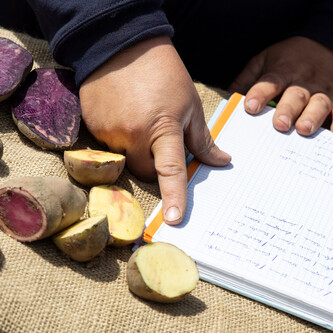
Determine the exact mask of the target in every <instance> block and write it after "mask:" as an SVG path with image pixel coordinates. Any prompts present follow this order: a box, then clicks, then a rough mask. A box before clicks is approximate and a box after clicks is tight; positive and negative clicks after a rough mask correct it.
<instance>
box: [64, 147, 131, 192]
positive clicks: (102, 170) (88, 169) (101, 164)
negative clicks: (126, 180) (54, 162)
mask: <svg viewBox="0 0 333 333" xmlns="http://www.w3.org/2000/svg"><path fill="white" fill-rule="evenodd" d="M64 162H65V167H66V169H67V171H68V173H69V174H70V175H71V176H72V177H73V178H74V179H75V180H76V181H77V182H79V183H80V184H82V185H85V186H89V187H91V186H96V185H104V184H113V183H114V182H115V181H116V180H117V179H118V177H119V176H120V174H121V172H122V171H123V169H124V166H125V156H124V155H121V154H114V153H110V152H106V151H101V150H90V149H80V150H66V151H65V152H64Z"/></svg>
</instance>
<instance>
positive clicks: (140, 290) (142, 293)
mask: <svg viewBox="0 0 333 333" xmlns="http://www.w3.org/2000/svg"><path fill="white" fill-rule="evenodd" d="M139 250H140V248H139V249H137V250H136V251H135V252H134V253H133V254H132V255H131V257H130V259H129V261H128V263H127V271H126V279H127V284H128V287H129V289H130V290H131V291H132V292H133V293H134V294H135V295H137V296H139V297H141V298H144V299H147V300H150V301H154V302H159V303H176V302H179V301H181V300H182V299H184V298H185V296H186V295H187V294H182V295H179V296H177V297H167V296H165V295H161V294H160V293H158V292H156V291H154V290H152V289H150V288H149V287H148V286H147V285H146V283H145V282H144V280H143V278H142V276H141V273H140V271H139V269H138V266H137V264H136V257H137V255H138V251H139Z"/></svg>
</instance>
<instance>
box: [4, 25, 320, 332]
mask: <svg viewBox="0 0 333 333" xmlns="http://www.w3.org/2000/svg"><path fill="white" fill-rule="evenodd" d="M0 36H1V37H7V38H9V39H12V40H13V41H15V42H17V43H18V44H20V45H22V46H24V47H26V48H27V49H28V50H29V51H30V52H31V53H32V54H33V56H34V59H35V62H34V68H36V67H59V66H58V65H57V64H56V63H55V62H54V61H53V60H52V58H51V56H50V53H49V50H48V46H47V44H46V42H45V41H41V40H37V39H33V38H30V37H28V36H26V35H23V34H14V33H12V32H10V31H7V30H5V29H0ZM196 87H197V90H198V92H199V95H200V97H201V99H202V102H203V106H204V111H205V117H206V120H207V121H208V119H209V118H210V116H211V115H212V113H213V111H214V110H215V108H216V107H217V105H218V104H219V102H220V100H221V98H222V97H223V96H226V94H225V93H223V92H222V91H220V90H218V89H212V88H208V87H206V86H204V85H202V84H200V83H196ZM0 124H1V125H0V138H1V140H2V141H3V143H4V155H3V159H2V160H1V162H0V183H2V182H3V181H4V180H6V179H7V178H12V177H15V176H19V175H32V176H37V175H42V176H43V175H44V176H59V177H62V178H67V179H70V178H69V176H68V174H67V171H66V170H65V168H64V165H63V159H62V158H63V157H62V153H60V152H51V151H43V150H41V149H40V148H38V147H36V146H35V145H34V144H33V143H31V142H30V141H28V140H27V139H26V138H25V137H24V136H23V135H21V134H20V133H18V132H17V130H16V127H15V125H14V123H13V121H12V119H11V114H10V107H9V103H8V102H6V101H5V102H3V103H0ZM79 147H80V148H82V147H90V148H96V149H98V148H100V147H99V146H98V144H97V143H96V142H94V140H93V139H92V138H91V136H90V135H89V133H88V132H87V130H86V129H85V128H84V125H82V128H81V131H80V135H79V140H78V142H77V144H76V146H75V148H79ZM70 180H71V181H73V180H72V179H70ZM74 183H75V182H74ZM76 185H78V184H76ZM117 185H119V186H121V187H123V188H125V189H126V190H128V191H130V192H131V193H133V194H134V195H135V197H136V198H137V199H138V200H139V202H140V204H141V205H142V208H143V210H144V212H145V215H146V217H148V216H149V214H150V213H151V212H152V210H153V208H154V207H155V206H156V204H157V203H158V202H159V200H160V193H159V189H158V185H157V183H156V182H155V183H143V182H141V181H139V180H137V179H136V178H135V177H134V176H133V175H131V174H130V173H129V172H128V171H127V170H125V171H124V172H123V174H122V176H121V177H120V179H119V180H118V181H117ZM130 255H131V250H130V247H126V248H122V249H119V248H111V247H108V248H107V249H106V250H105V251H104V252H103V253H102V254H101V255H100V256H99V257H98V258H96V260H94V261H92V262H91V263H89V264H82V263H76V262H74V261H72V260H70V259H69V258H67V257H66V256H64V255H63V254H61V253H60V251H59V250H58V249H57V248H56V247H55V246H54V245H53V243H52V242H51V241H50V240H48V239H46V240H41V241H37V242H35V243H31V244H23V243H20V242H17V241H15V240H13V239H11V238H10V237H8V236H7V235H5V234H4V233H1V232H0V332H6V333H20V332H22V333H23V332H24V333H28V332H29V333H30V332H36V333H37V332H43V333H44V332H47V333H50V332H58V333H59V332H80V333H84V332H94V333H99V332H193V333H197V332H205V333H206V332H237V333H239V332H247V333H251V332H255V333H257V332H288V333H289V332H297V333H298V332H324V331H325V330H324V329H322V328H319V327H317V326H315V325H312V324H310V323H307V322H305V321H302V320H300V319H297V318H295V317H293V316H290V315H287V314H285V313H282V312H280V311H277V310H274V309H272V308H270V307H267V306H265V305H262V304H260V303H257V302H254V301H252V300H249V299H247V298H245V297H241V296H239V295H236V294H234V293H232V292H229V291H227V290H224V289H222V288H219V287H216V286H213V285H211V284H209V283H206V282H203V281H200V282H199V284H198V286H197V288H196V289H195V290H194V292H193V293H192V295H189V297H187V298H186V299H185V300H184V301H182V302H179V303H177V304H156V303H152V302H148V301H144V300H140V299H139V298H137V297H136V296H134V295H133V294H131V293H130V292H129V290H128V287H127V284H126V263H127V261H128V259H129V256H130Z"/></svg>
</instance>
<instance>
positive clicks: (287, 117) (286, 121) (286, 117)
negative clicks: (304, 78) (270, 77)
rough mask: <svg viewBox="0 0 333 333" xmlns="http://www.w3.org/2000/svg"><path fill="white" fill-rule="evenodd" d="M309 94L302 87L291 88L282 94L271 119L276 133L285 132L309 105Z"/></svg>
mask: <svg viewBox="0 0 333 333" xmlns="http://www.w3.org/2000/svg"><path fill="white" fill-rule="evenodd" d="M309 100H310V92H309V91H308V90H307V89H305V88H302V87H298V86H292V87H289V88H287V89H286V91H285V92H284V93H283V95H282V97H281V99H280V101H279V103H278V105H277V107H276V112H275V114H274V117H273V125H274V127H275V128H276V129H277V130H278V131H282V132H287V131H289V129H290V128H291V126H292V125H293V124H294V123H295V121H296V119H297V118H298V117H299V115H300V113H301V112H302V111H303V109H304V108H305V106H306V105H307V104H308V103H309Z"/></svg>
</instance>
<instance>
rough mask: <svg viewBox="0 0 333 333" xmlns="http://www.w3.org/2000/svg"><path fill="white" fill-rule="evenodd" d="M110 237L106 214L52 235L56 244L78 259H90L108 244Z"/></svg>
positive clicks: (80, 222) (74, 258)
mask: <svg viewBox="0 0 333 333" xmlns="http://www.w3.org/2000/svg"><path fill="white" fill-rule="evenodd" d="M109 237H110V234H109V229H108V221H107V218H106V215H102V216H94V217H91V218H88V219H85V220H82V221H79V222H77V223H75V224H74V225H72V226H70V227H68V228H67V229H65V230H63V231H61V232H60V233H58V234H56V235H54V236H53V237H52V240H53V242H54V243H55V245H56V246H57V247H58V248H59V249H60V250H61V251H63V252H64V253H66V254H67V255H68V256H69V257H70V258H72V259H73V260H76V261H89V260H91V259H93V258H94V257H96V256H97V255H98V254H99V253H100V252H101V251H102V250H103V249H104V248H105V246H106V244H107V242H108V239H109Z"/></svg>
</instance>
